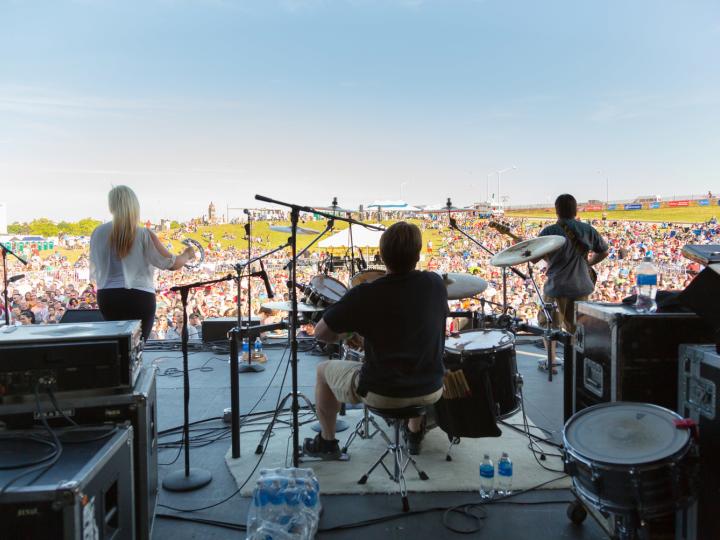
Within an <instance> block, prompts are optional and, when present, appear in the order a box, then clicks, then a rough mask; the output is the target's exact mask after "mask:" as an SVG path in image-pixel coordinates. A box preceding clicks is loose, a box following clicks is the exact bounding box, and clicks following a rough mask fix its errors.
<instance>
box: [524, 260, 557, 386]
mask: <svg viewBox="0 0 720 540" xmlns="http://www.w3.org/2000/svg"><path fill="white" fill-rule="evenodd" d="M528 277H529V279H530V282H531V283H532V284H533V287H534V289H535V293H536V294H537V296H538V298H539V299H540V303H541V306H542V311H543V313H545V336H544V339H545V346H546V348H547V351H546V352H547V364H546V367H547V371H548V381H550V382H552V380H553V362H554V361H555V358H553V357H554V356H555V354H554V352H555V351H554V348H555V341H558V340H559V333H558V331H557V330H553V328H552V322H553V321H552V314H553V313H554V312H555V305H554V304H553V303H552V302H545V299H544V298H543V295H542V293H541V292H540V287H538V284H537V282H536V281H535V275H534V274H533V267H532V263H528Z"/></svg>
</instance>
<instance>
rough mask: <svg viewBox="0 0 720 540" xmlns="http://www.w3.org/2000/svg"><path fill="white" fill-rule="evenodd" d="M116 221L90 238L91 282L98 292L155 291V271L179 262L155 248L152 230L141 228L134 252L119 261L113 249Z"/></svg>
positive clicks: (96, 231) (133, 248) (103, 225)
mask: <svg viewBox="0 0 720 540" xmlns="http://www.w3.org/2000/svg"><path fill="white" fill-rule="evenodd" d="M111 232H112V222H108V223H103V224H102V225H100V226H99V227H97V228H96V229H95V230H94V231H93V233H92V236H91V237H90V279H91V280H92V281H94V282H95V283H96V284H97V288H98V289H110V288H120V287H124V288H126V289H137V290H140V291H146V292H151V293H154V292H155V268H160V269H162V270H168V269H169V268H170V267H171V266H172V265H173V264H174V263H175V256H174V255H173V256H170V257H164V256H163V255H162V254H161V253H160V252H159V251H158V250H157V248H156V247H155V243H154V242H153V240H152V238H151V236H150V231H149V230H147V229H146V228H144V227H138V228H137V232H136V233H135V241H134V242H133V245H132V247H131V248H130V252H129V253H128V254H127V255H126V256H125V257H124V258H122V259H119V258H118V257H117V255H116V254H115V252H114V250H113V249H112V248H111V246H110V233H111ZM118 261H119V262H120V266H121V267H122V278H123V283H122V284H121V283H120V280H119V279H118V278H119V273H118V269H119V268H118V266H117V263H118Z"/></svg>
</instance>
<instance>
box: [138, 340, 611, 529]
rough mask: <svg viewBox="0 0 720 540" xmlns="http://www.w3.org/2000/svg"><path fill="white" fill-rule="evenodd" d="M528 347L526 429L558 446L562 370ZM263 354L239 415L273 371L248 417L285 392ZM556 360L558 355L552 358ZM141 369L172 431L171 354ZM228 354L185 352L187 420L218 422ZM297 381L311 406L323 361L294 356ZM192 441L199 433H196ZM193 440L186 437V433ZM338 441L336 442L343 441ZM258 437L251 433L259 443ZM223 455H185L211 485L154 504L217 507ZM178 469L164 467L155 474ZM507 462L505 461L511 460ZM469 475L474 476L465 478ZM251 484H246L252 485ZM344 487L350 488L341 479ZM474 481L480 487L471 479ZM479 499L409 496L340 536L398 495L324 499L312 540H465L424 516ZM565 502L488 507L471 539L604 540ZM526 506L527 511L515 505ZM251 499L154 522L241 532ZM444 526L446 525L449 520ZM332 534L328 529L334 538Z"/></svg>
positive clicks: (154, 357) (227, 491)
mask: <svg viewBox="0 0 720 540" xmlns="http://www.w3.org/2000/svg"><path fill="white" fill-rule="evenodd" d="M533 340H534V338H530V337H525V338H523V337H521V336H519V339H518V367H519V370H520V372H521V373H522V375H523V377H524V379H525V385H524V392H525V401H526V410H527V413H528V415H529V417H530V418H531V420H532V421H533V422H534V423H535V424H536V425H538V426H541V427H544V428H547V429H550V430H553V431H554V432H555V434H554V437H555V438H556V440H559V437H560V431H561V429H562V382H563V371H562V369H561V370H560V372H559V373H558V375H557V376H556V377H554V380H553V382H548V380H547V374H546V373H545V372H541V371H540V370H538V368H537V361H538V357H539V355H541V354H542V353H543V351H542V350H540V349H538V348H536V347H535V346H533V345H531V344H528V342H530V341H533ZM265 352H266V353H267V354H268V362H267V364H266V367H267V369H266V370H265V371H264V372H261V373H243V374H240V403H241V412H242V414H246V413H247V412H248V411H250V409H251V408H252V407H253V406H255V404H256V402H258V399H260V398H261V396H263V393H264V392H265V390H266V388H267V387H268V384H269V383H270V381H271V378H272V377H273V374H274V373H275V371H276V368H277V367H278V366H280V369H279V372H278V374H277V376H276V377H275V380H274V381H273V382H272V384H271V385H270V389H269V390H268V391H267V392H266V393H265V394H264V397H262V399H260V401H259V403H258V404H257V406H256V408H255V411H268V410H273V409H274V407H275V404H276V402H277V399H278V395H279V394H280V393H282V394H285V393H287V392H289V390H290V386H289V381H290V375H289V372H288V377H287V379H286V384H285V385H284V387H283V388H282V389H281V388H280V381H281V379H282V375H283V372H284V369H285V366H286V365H287V355H286V356H285V360H284V361H283V362H282V363H281V357H282V356H283V352H284V349H282V348H281V349H266V351H265ZM558 356H559V357H560V358H562V356H561V355H558ZM144 358H145V362H146V363H153V364H155V365H157V366H158V368H159V375H161V376H159V377H158V423H159V429H160V430H164V429H168V428H171V427H175V426H178V425H180V424H181V422H182V410H183V407H182V399H183V390H182V377H181V376H180V372H178V371H177V370H179V369H181V367H182V357H181V353H180V351H179V350H174V351H146V352H145V355H144ZM227 358H228V356H227V354H221V353H218V354H215V355H213V354H212V353H210V352H192V351H191V353H190V359H189V361H190V368H191V370H192V371H191V373H190V380H191V389H192V394H191V401H190V411H191V412H190V419H191V421H197V420H203V419H206V418H211V417H218V416H222V413H223V409H224V408H226V407H229V406H230V391H229V366H228V363H227ZM299 359H300V360H299V364H298V365H299V370H298V371H299V375H298V381H299V385H300V391H301V392H302V393H304V394H305V395H306V396H308V397H310V398H311V399H312V396H313V384H314V378H315V369H314V368H315V365H316V364H317V363H318V362H319V361H321V360H323V359H324V357H322V356H313V355H310V354H306V353H302V354H300V355H299ZM202 426H204V427H222V426H224V424H222V422H221V421H219V420H215V421H212V422H208V423H204V424H202ZM194 433H195V434H199V432H194ZM191 435H192V434H191ZM345 435H346V434H341V439H343V438H344V436H345ZM259 437H260V435H259V434H258V440H259ZM179 439H180V436H179V435H177V436H175V435H172V436H166V437H162V438H161V441H160V442H161V443H167V442H172V441H173V440H179ZM229 446H230V439H229V435H228V436H227V437H225V438H223V439H221V440H218V441H217V442H213V443H211V444H207V445H205V446H202V447H194V448H193V449H192V450H191V458H192V459H191V463H192V465H194V466H197V467H201V468H204V469H207V470H209V471H211V472H212V475H213V480H212V482H211V483H210V484H209V485H208V486H206V487H204V488H202V489H200V490H197V491H194V492H190V493H172V492H169V491H165V490H163V489H160V497H159V504H160V505H167V506H171V507H176V508H182V509H193V508H199V507H206V506H210V505H213V504H215V503H217V502H219V501H222V500H224V499H226V498H228V496H230V495H231V494H232V493H233V492H235V491H236V490H237V485H236V483H235V481H234V479H233V478H232V477H231V475H230V473H229V472H228V469H227V467H226V465H225V454H226V452H227V450H228V448H229ZM254 450H255V449H254V448H246V447H243V448H242V456H243V457H242V459H251V460H253V461H255V460H256V456H255V454H254ZM176 457H177V458H178V459H177V461H176V462H175V463H174V464H172V465H162V464H163V463H169V462H172V461H173V460H174V459H175V458H176ZM511 457H512V456H511ZM159 459H160V463H161V466H160V479H161V480H162V478H163V477H164V476H165V475H166V474H168V473H170V472H172V471H175V470H178V469H181V468H182V466H183V456H182V455H179V456H178V450H177V449H175V448H164V449H161V450H160V453H159ZM469 474H473V475H477V474H478V473H477V470H474V471H469ZM250 481H251V482H252V481H254V477H253V478H252V479H251V480H250ZM348 482H355V479H354V478H348ZM478 482H479V479H478ZM478 499H479V496H478V494H477V493H469V492H457V493H424V494H420V493H411V494H410V505H411V510H412V512H411V513H410V514H405V515H402V516H399V517H397V518H395V519H389V520H386V521H381V522H379V523H375V524H372V525H366V526H361V527H354V528H341V527H340V526H342V525H350V524H357V523H360V522H363V521H366V520H375V519H378V518H381V517H384V516H398V515H399V514H401V512H400V509H401V506H400V499H399V496H398V495H334V496H326V495H322V487H321V500H322V504H323V507H324V513H323V516H322V519H321V521H320V532H319V533H318V538H323V539H324V538H327V539H350V538H370V537H372V538H398V539H401V538H412V539H413V540H419V539H426V538H428V539H429V538H432V539H436V538H463V537H467V536H468V535H467V534H460V533H456V532H452V531H451V530H450V529H448V528H446V527H445V526H444V525H443V512H442V511H426V512H423V510H427V509H431V508H437V507H451V506H454V505H458V504H463V503H467V502H472V501H477V500H478ZM571 500H572V495H571V494H570V492H568V491H567V490H540V491H535V492H531V493H525V494H522V495H519V496H517V497H513V498H512V501H513V503H514V504H508V503H504V504H492V505H486V506H484V509H485V514H486V517H485V519H483V520H482V522H481V525H480V526H481V529H480V531H479V532H476V533H473V534H472V535H471V536H473V537H478V538H485V539H508V538H512V539H518V540H521V539H528V540H530V539H532V540H536V539H539V538H542V539H545V538H569V539H593V540H596V539H600V538H606V537H605V535H604V534H603V533H602V531H601V529H600V528H599V527H598V526H597V524H595V523H594V522H593V521H592V519H587V520H586V521H585V523H583V524H582V525H580V526H577V525H573V524H572V523H570V521H569V520H568V518H567V517H566V514H565V512H566V509H567V504H563V503H561V502H557V503H552V501H571ZM516 503H526V504H516ZM248 504H249V500H248V499H247V498H243V497H240V496H239V495H235V496H233V497H231V498H230V499H229V500H227V501H226V502H224V503H222V504H219V505H217V506H215V507H213V508H209V509H206V510H202V511H196V512H191V513H188V512H185V513H181V512H176V511H173V510H171V509H169V508H167V507H162V506H160V507H159V508H158V514H166V515H170V514H173V515H177V516H180V517H183V518H190V519H193V520H197V519H200V520H202V519H210V520H218V521H225V522H232V523H240V524H244V523H245V520H246V518H247V509H248ZM451 520H452V518H451ZM452 522H453V523H455V524H456V525H457V526H458V527H467V526H470V525H472V524H470V523H468V522H467V521H452ZM333 529H334V530H333ZM244 537H245V533H244V532H241V531H238V530H232V529H227V528H220V527H217V526H214V525H213V526H211V525H205V524H200V523H195V522H188V521H176V520H172V519H167V518H164V517H160V516H157V517H156V519H155V526H154V531H153V538H154V539H157V540H160V539H176V540H179V539H187V538H208V539H214V538H217V539H220V538H223V539H224V538H244Z"/></svg>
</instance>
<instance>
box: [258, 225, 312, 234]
mask: <svg viewBox="0 0 720 540" xmlns="http://www.w3.org/2000/svg"><path fill="white" fill-rule="evenodd" d="M270 230H271V231H275V232H284V233H288V234H292V227H291V226H290V225H270ZM319 232H320V231H316V230H315V229H304V228H303V227H298V228H297V233H298V234H318V233H319Z"/></svg>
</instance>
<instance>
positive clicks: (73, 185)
mask: <svg viewBox="0 0 720 540" xmlns="http://www.w3.org/2000/svg"><path fill="white" fill-rule="evenodd" d="M719 56H720V2H717V1H716V0H713V1H680V0H674V1H670V0H634V1H627V0H604V1H602V2H591V1H589V0H556V1H540V0H525V1H514V0H486V1H480V0H477V1H472V0H426V1H423V0H284V1H281V0H256V1H249V0H248V1H245V0H237V1H231V0H163V1H157V0H144V1H138V2H136V1H131V0H117V1H102V0H78V1H75V2H68V1H60V0H49V1H24V0H17V1H7V0H0V186H1V188H2V191H3V193H2V194H0V200H5V201H6V202H7V203H8V218H9V220H11V221H14V220H16V219H22V220H25V219H31V218H33V217H36V216H41V215H42V216H48V217H52V218H55V219H60V218H67V219H76V218H79V217H83V216H87V215H91V216H95V217H100V218H103V217H106V216H107V210H106V202H105V194H106V192H107V190H108V189H109V187H110V186H111V184H120V183H126V184H128V185H130V186H132V187H134V188H135V189H136V191H137V192H138V194H139V195H140V196H141V201H142V204H143V214H144V216H146V217H150V218H153V219H156V218H159V217H161V216H169V217H182V218H185V217H189V216H193V215H199V214H201V213H202V212H203V211H204V210H205V208H206V206H207V203H208V202H209V201H210V200H213V201H215V203H216V205H217V206H218V208H219V209H220V210H221V211H224V208H225V205H226V204H229V205H231V206H237V207H241V206H245V205H249V204H251V205H253V206H255V203H254V202H253V200H252V196H253V194H255V193H262V194H265V195H269V196H274V197H276V198H279V199H288V200H291V201H294V202H299V203H303V204H317V203H329V202H330V200H331V199H332V197H333V196H337V197H338V199H339V201H340V203H341V204H342V205H344V206H356V205H357V204H359V203H363V202H368V201H370V200H373V199H377V198H399V197H400V194H401V184H402V183H403V182H406V184H405V185H404V186H403V188H402V189H403V192H404V195H405V198H406V199H407V200H408V201H409V202H410V203H413V204H437V203H442V202H444V201H445V198H446V197H448V196H451V197H453V199H454V200H455V201H456V202H457V203H458V204H464V203H470V202H472V201H473V200H482V199H484V198H485V191H486V182H487V175H488V174H489V173H492V172H493V171H497V170H498V169H504V168H507V167H511V166H516V167H517V169H516V170H512V171H510V172H507V173H505V174H504V175H503V178H502V185H501V194H502V195H508V196H509V197H510V203H511V204H512V203H526V202H545V201H547V200H549V199H552V198H554V197H555V195H557V194H558V193H560V192H565V191H569V192H572V193H575V194H576V195H577V196H578V198H580V199H587V198H597V199H604V198H605V177H606V176H607V178H608V179H609V190H610V197H611V198H626V197H633V196H636V195H639V194H655V193H657V194H660V195H673V194H681V193H703V192H707V190H708V189H712V190H713V191H720V91H719V89H720V62H719V61H718V57H719ZM598 171H601V172H598ZM495 191H496V185H495V180H494V179H493V181H492V182H491V185H490V192H491V193H492V192H495Z"/></svg>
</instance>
